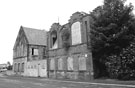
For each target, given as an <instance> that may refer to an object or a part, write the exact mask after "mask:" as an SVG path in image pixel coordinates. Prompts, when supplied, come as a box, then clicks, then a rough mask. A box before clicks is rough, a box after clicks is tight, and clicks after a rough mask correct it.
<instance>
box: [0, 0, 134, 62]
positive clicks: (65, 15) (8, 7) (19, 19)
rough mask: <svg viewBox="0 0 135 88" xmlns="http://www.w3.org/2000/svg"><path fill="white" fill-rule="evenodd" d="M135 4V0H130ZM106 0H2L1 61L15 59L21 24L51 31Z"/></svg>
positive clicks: (0, 26)
mask: <svg viewBox="0 0 135 88" xmlns="http://www.w3.org/2000/svg"><path fill="white" fill-rule="evenodd" d="M128 2H131V3H133V5H134V6H135V0H128ZM102 4H103V0H0V64H2V63H7V61H10V62H11V64H12V62H13V46H14V43H15V40H16V37H17V34H18V32H19V28H20V26H24V27H30V28H36V29H42V30H43V29H44V30H49V28H50V26H51V25H52V24H53V23H54V22H59V23H60V24H61V25H63V24H66V23H67V22H68V20H69V18H70V16H71V15H72V14H73V13H74V12H76V11H80V12H81V11H83V12H86V13H89V12H90V11H92V10H93V9H94V8H96V7H97V6H99V5H102Z"/></svg>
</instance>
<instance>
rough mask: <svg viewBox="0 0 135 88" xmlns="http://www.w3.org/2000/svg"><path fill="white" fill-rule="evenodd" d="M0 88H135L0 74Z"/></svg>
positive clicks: (125, 83) (123, 83)
mask: <svg viewBox="0 0 135 88" xmlns="http://www.w3.org/2000/svg"><path fill="white" fill-rule="evenodd" d="M0 88H135V81H117V80H110V79H106V80H93V81H81V80H76V81H75V80H65V79H50V78H34V77H19V76H11V75H10V76H5V75H4V74H0Z"/></svg>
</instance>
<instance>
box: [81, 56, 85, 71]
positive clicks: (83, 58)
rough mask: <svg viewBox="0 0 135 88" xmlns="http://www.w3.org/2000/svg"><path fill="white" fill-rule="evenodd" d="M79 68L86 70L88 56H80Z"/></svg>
mask: <svg viewBox="0 0 135 88" xmlns="http://www.w3.org/2000/svg"><path fill="white" fill-rule="evenodd" d="M79 70H86V58H85V57H82V56H81V57H79Z"/></svg>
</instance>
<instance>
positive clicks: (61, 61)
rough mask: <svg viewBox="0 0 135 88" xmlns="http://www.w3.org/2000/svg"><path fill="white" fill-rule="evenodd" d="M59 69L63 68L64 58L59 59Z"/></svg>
mask: <svg viewBox="0 0 135 88" xmlns="http://www.w3.org/2000/svg"><path fill="white" fill-rule="evenodd" d="M58 70H63V60H62V58H59V59H58Z"/></svg>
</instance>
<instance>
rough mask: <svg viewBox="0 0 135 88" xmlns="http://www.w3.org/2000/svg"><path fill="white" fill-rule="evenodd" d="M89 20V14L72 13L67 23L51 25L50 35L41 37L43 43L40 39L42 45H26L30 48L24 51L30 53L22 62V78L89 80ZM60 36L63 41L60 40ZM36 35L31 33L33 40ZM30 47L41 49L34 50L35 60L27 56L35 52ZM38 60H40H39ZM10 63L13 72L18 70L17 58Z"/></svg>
mask: <svg viewBox="0 0 135 88" xmlns="http://www.w3.org/2000/svg"><path fill="white" fill-rule="evenodd" d="M90 21H91V17H90V16H89V15H88V14H86V13H81V12H76V13H74V14H72V16H71V17H70V19H69V22H68V23H67V24H65V25H60V24H59V23H54V24H52V26H51V28H50V30H49V32H46V33H45V36H42V37H45V40H44V38H41V37H40V38H41V39H40V40H41V41H46V44H45V45H41V44H34V45H32V46H28V47H29V49H27V52H28V51H29V52H28V55H27V60H25V59H24V61H23V62H25V64H24V68H25V70H24V73H25V74H24V76H36V77H37V76H41V77H49V78H64V79H84V80H89V79H92V78H93V75H94V73H93V61H92V53H91V51H90V50H89V49H88V47H90V46H89V45H88V42H90V39H89V36H88V33H89V31H90ZM64 31H67V32H68V34H67V33H65V34H64ZM63 34H64V37H65V38H64V37H62V36H63ZM65 35H66V36H65ZM36 36H37V35H36V34H33V37H36ZM67 37H68V38H67ZM32 39H34V38H32ZM37 42H38V41H37ZM65 42H66V43H65ZM37 46H38V47H37ZM39 46H41V47H39ZM30 47H31V48H30ZM33 48H36V49H40V50H41V52H40V50H36V51H35V54H37V56H38V58H36V59H35V56H33V55H32V53H30V52H33V53H34V51H32V49H33ZM42 50H43V51H42ZM37 51H38V52H37ZM25 53H26V52H25ZM40 53H41V54H40ZM29 55H31V56H29ZM40 57H42V59H40ZM13 60H14V61H13V62H14V70H15V69H16V68H18V66H16V63H20V62H19V61H18V60H19V59H18V60H16V59H13ZM17 61H18V62H17ZM21 63H22V62H21ZM15 72H16V70H15Z"/></svg>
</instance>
